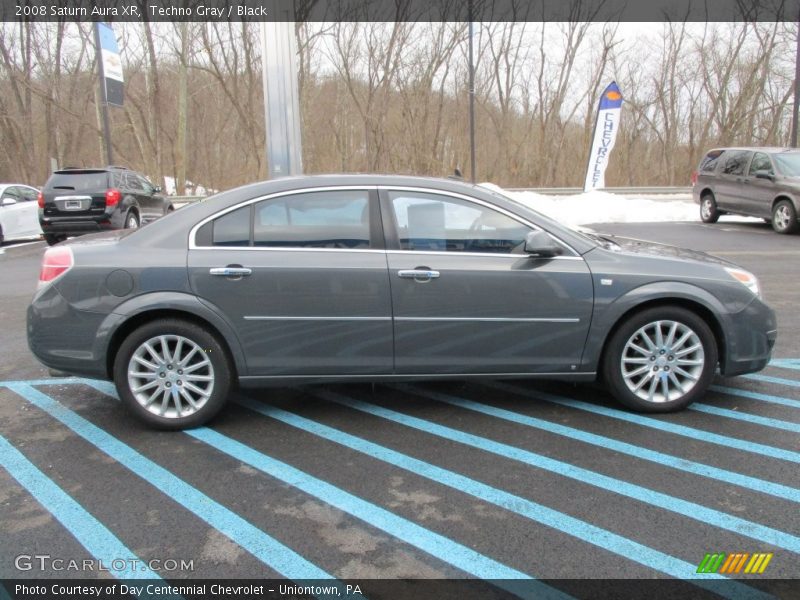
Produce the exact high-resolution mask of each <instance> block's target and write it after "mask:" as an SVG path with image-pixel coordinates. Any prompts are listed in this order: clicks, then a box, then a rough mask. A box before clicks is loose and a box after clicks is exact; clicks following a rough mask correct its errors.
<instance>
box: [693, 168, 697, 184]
mask: <svg viewBox="0 0 800 600" xmlns="http://www.w3.org/2000/svg"><path fill="white" fill-rule="evenodd" d="M692 185H697V171H692Z"/></svg>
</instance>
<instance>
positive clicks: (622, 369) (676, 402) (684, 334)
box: [603, 306, 717, 412]
mask: <svg viewBox="0 0 800 600" xmlns="http://www.w3.org/2000/svg"><path fill="white" fill-rule="evenodd" d="M603 366H604V375H605V380H606V383H607V384H608V386H609V388H610V389H611V392H612V393H613V394H614V396H615V397H616V398H617V399H618V400H619V401H620V402H622V403H623V404H625V405H626V406H629V407H630V408H633V409H635V410H639V411H643V412H670V411H674V410H680V409H683V408H685V407H687V406H689V405H690V404H691V403H692V402H694V401H695V400H697V399H698V398H699V397H701V396H702V395H703V394H704V393H705V392H706V390H707V389H708V386H709V385H710V384H711V379H712V378H713V376H714V371H715V369H716V367H717V344H716V341H715V339H714V334H713V332H712V331H711V329H710V328H709V326H708V324H707V323H706V322H705V321H704V320H703V319H702V318H700V317H699V316H698V315H697V314H695V313H693V312H691V311H689V310H686V309H684V308H681V307H677V306H661V307H654V308H650V309H647V310H643V311H642V312H639V313H636V314H634V315H633V316H632V317H630V318H629V319H628V320H627V321H626V322H625V323H623V324H622V325H621V326H620V327H619V328H618V329H617V330H616V331H615V332H614V334H613V335H612V337H611V339H610V340H609V343H608V347H607V348H606V353H605V359H604V365H603Z"/></svg>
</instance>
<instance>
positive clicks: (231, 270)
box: [208, 265, 253, 277]
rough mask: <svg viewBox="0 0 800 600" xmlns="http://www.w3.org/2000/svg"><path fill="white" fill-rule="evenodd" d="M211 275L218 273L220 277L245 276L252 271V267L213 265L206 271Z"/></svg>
mask: <svg viewBox="0 0 800 600" xmlns="http://www.w3.org/2000/svg"><path fill="white" fill-rule="evenodd" d="M208 272H209V273H210V274H211V275H218V276H220V277H247V276H248V275H250V274H251V273H252V272H253V269H248V268H247V267H242V266H239V265H228V266H227V267H214V268H212V269H209V271H208Z"/></svg>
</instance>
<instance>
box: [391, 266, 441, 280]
mask: <svg viewBox="0 0 800 600" xmlns="http://www.w3.org/2000/svg"><path fill="white" fill-rule="evenodd" d="M439 275H440V273H439V271H432V270H430V269H423V268H419V269H403V270H400V271H398V272H397V276H398V277H400V278H402V279H415V280H417V281H430V280H431V279H439Z"/></svg>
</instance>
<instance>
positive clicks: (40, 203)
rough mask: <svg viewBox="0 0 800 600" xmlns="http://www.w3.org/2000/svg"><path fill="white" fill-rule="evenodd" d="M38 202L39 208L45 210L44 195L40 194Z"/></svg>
mask: <svg viewBox="0 0 800 600" xmlns="http://www.w3.org/2000/svg"><path fill="white" fill-rule="evenodd" d="M36 201H37V202H38V203H39V208H44V194H43V193H42V192H39V196H38V197H37V198H36Z"/></svg>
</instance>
